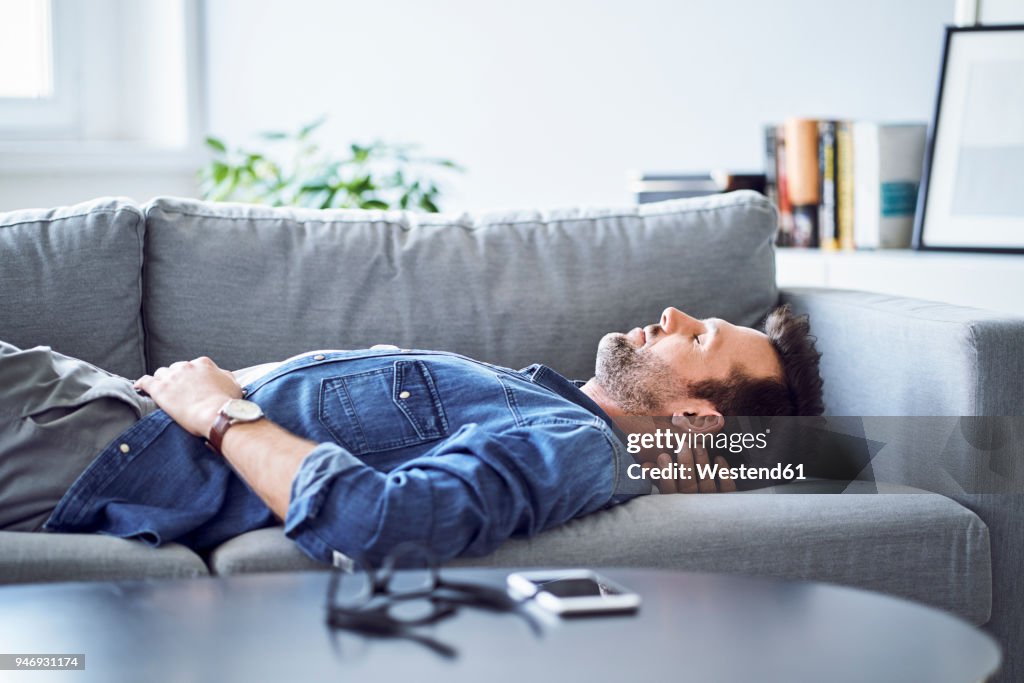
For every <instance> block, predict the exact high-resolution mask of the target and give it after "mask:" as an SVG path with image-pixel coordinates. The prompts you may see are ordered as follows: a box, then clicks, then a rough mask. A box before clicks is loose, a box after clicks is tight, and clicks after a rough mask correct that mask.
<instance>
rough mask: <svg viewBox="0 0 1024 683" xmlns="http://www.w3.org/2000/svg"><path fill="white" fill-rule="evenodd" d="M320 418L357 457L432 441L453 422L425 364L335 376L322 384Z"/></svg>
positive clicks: (400, 364)
mask: <svg viewBox="0 0 1024 683" xmlns="http://www.w3.org/2000/svg"><path fill="white" fill-rule="evenodd" d="M318 410H319V415H318V418H319V420H320V423H321V424H322V425H323V426H324V427H325V428H326V429H327V430H328V431H329V432H330V433H331V435H332V436H333V437H334V438H335V439H336V440H337V442H338V443H339V444H341V445H342V446H344V447H346V448H347V449H348V450H350V451H352V452H353V453H376V452H379V451H387V450H392V449H396V448H406V447H408V446H414V445H416V444H419V443H423V442H426V441H433V440H434V439H439V438H441V437H443V436H446V435H447V434H448V420H447V418H446V417H445V413H444V406H443V405H442V404H441V398H440V396H438V392H437V386H436V385H435V383H434V379H433V377H431V375H430V370H429V368H427V366H426V364H424V363H423V362H422V361H402V360H400V361H395V363H394V364H393V365H392V366H391V367H387V368H379V369H376V370H369V371H366V372H359V373H356V374H352V375H343V376H340V377H330V378H328V379H324V380H323V381H321V383H320V404H319V408H318Z"/></svg>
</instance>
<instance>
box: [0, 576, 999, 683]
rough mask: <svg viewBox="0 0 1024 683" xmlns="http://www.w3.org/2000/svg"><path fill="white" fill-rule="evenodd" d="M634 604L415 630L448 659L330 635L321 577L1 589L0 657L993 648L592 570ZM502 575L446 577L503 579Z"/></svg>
mask: <svg viewBox="0 0 1024 683" xmlns="http://www.w3.org/2000/svg"><path fill="white" fill-rule="evenodd" d="M602 572H603V573H605V574H607V575H608V576H609V577H611V578H612V579H615V580H617V581H619V582H621V583H622V584H624V585H625V586H627V587H629V588H632V589H633V590H635V591H637V592H638V593H640V595H641V596H642V598H643V605H642V607H641V609H640V611H639V612H638V613H637V614H635V615H631V616H614V617H600V618H582V619H573V620H566V621H559V620H557V619H552V620H551V622H550V623H547V624H545V625H544V626H543V627H542V628H543V632H542V635H540V636H537V635H536V634H534V633H533V632H532V631H531V629H530V628H529V626H528V624H527V623H526V622H525V621H524V620H522V619H521V618H518V617H515V616H512V615H508V614H494V613H487V612H481V611H474V610H463V611H462V612H461V613H460V614H459V615H458V616H456V617H455V618H453V619H450V620H448V621H446V622H443V623H441V624H437V625H435V626H433V627H430V628H429V629H427V630H425V631H424V632H425V633H427V634H429V635H431V636H432V637H434V638H436V639H438V640H441V641H443V642H445V643H447V644H449V645H451V646H453V647H454V648H456V649H457V650H458V655H457V656H456V657H455V658H454V659H445V658H443V657H441V656H439V655H437V654H435V653H434V652H433V651H431V650H430V649H428V648H425V647H423V646H422V645H419V644H417V643H412V642H408V641H401V640H382V639H367V638H364V637H361V636H357V635H353V634H341V635H338V636H336V637H334V636H332V634H331V632H330V631H329V630H328V628H327V627H326V626H325V624H324V592H325V587H326V582H327V573H325V572H299V573H289V574H263V575H249V576H237V577H228V578H207V579H189V580H153V581H119V582H112V583H67V584H48V585H47V584H43V585H30V586H5V587H0V651H2V652H6V653H17V652H23V653H85V655H86V666H85V670H84V671H75V672H71V671H65V672H50V673H47V672H38V671H34V672H24V673H18V674H13V675H12V672H9V671H5V672H0V679H2V680H4V681H6V680H25V681H33V682H36V681H40V680H55V681H76V682H77V681H104V682H112V681H190V682H191V681H233V680H238V681H325V680H331V681H366V682H377V681H392V680H393V681H403V682H408V681H418V682H429V681H444V682H446V683H447V682H452V681H473V682H474V683H480V682H483V681H487V682H488V683H493V682H498V681H510V682H511V681H514V682H515V683H523V682H527V683H539V682H540V681H554V680H559V681H569V680H573V681H587V682H588V683H591V682H596V681H614V682H615V683H625V682H627V681H634V680H643V681H719V682H720V681H744V682H758V683H760V682H763V681H780V682H781V681H785V683H799V682H801V681H813V682H814V683H821V682H822V681H828V682H830V683H843V682H845V681H886V682H897V681H908V682H914V683H918V682H920V681H929V682H930V683H942V682H944V681H950V682H956V683H967V682H971V683H975V682H977V681H983V680H985V679H986V678H987V677H988V676H989V675H991V674H992V673H993V672H994V671H995V670H996V669H997V668H998V666H999V662H1000V652H999V647H998V646H997V645H996V643H995V641H994V640H993V639H992V638H991V637H989V636H988V635H986V634H985V633H983V632H982V631H980V630H979V629H977V628H975V627H973V626H971V625H969V624H967V623H966V622H964V621H962V620H960V619H957V618H955V617H953V616H950V615H949V614H946V613H944V612H940V611H938V610H935V609H932V608H929V607H924V606H921V605H918V604H915V603H911V602H907V601H905V600H899V599H896V598H890V597H887V596H883V595H878V594H875V593H869V592H865V591H860V590H855V589H850V588H841V587H836V586H829V585H824V584H818V583H800V582H786V581H778V580H771V579H754V578H741V577H732V576H717V575H708V574H690V573H681V572H666V571H649V570H637V569H628V570H627V569H622V570H612V569H609V570H602ZM506 574H507V571H505V570H492V569H459V570H455V569H452V570H445V576H450V577H452V578H459V579H463V580H476V581H481V582H488V583H492V584H494V585H503V584H504V577H505V575H506Z"/></svg>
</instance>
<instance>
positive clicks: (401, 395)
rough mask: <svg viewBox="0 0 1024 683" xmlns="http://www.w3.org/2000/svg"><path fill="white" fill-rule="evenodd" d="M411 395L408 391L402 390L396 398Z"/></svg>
mask: <svg viewBox="0 0 1024 683" xmlns="http://www.w3.org/2000/svg"><path fill="white" fill-rule="evenodd" d="M411 395H412V394H410V393H409V392H408V391H403V392H402V393H400V394H399V395H398V398H409V397H410V396H411Z"/></svg>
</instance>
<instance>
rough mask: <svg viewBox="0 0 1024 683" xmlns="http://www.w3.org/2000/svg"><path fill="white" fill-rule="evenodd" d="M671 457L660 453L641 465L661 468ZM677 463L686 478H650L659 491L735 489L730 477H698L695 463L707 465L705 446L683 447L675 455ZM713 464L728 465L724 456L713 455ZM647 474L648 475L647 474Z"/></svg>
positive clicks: (679, 491)
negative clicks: (654, 459) (651, 460)
mask: <svg viewBox="0 0 1024 683" xmlns="http://www.w3.org/2000/svg"><path fill="white" fill-rule="evenodd" d="M672 461H673V458H672V456H671V455H670V454H668V453H662V454H661V455H659V456H658V457H657V460H656V462H654V463H651V462H645V463H643V464H642V467H643V468H644V469H645V470H649V469H651V468H654V467H657V468H663V467H668V466H669V465H671V464H672ZM675 462H677V463H678V464H679V472H686V474H687V475H688V478H687V479H652V481H653V482H654V484H655V485H656V486H657V487H658V491H660V492H661V493H731V492H733V491H735V490H736V482H734V481H733V480H732V479H721V478H713V477H707V478H703V479H702V478H700V477H699V476H698V473H697V468H696V465H701V466H702V467H707V466H708V464H709V461H708V452H707V449H705V448H685V447H684V448H683V449H682V450H680V451H679V454H678V455H676V457H675ZM715 464H716V465H718V467H719V468H723V467H728V466H729V463H728V462H726V460H725V458H723V457H722V456H720V455H718V456H715ZM648 476H649V475H648Z"/></svg>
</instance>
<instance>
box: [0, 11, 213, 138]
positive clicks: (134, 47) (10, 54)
mask: <svg viewBox="0 0 1024 683" xmlns="http://www.w3.org/2000/svg"><path fill="white" fill-rule="evenodd" d="M197 22H198V0H89V2H82V0H0V141H3V142H5V143H7V144H8V145H15V146H16V147H17V149H18V150H19V151H20V150H28V151H31V150H32V148H33V146H35V147H36V148H38V147H39V145H47V144H48V145H51V146H52V145H56V144H60V145H62V147H61V149H63V150H68V151H71V150H73V149H75V148H76V146H77V149H83V148H84V147H83V146H87V147H88V148H89V149H99V148H100V147H102V148H104V149H105V150H107V151H109V150H111V149H114V148H119V149H125V148H126V147H128V146H134V148H135V149H137V150H149V151H155V152H158V153H160V152H167V151H174V150H184V149H186V148H189V147H190V146H192V147H195V146H196V139H197V137H198V134H199V133H198V131H199V129H200V128H201V126H200V125H199V124H200V120H199V115H200V112H201V107H200V105H199V95H200V92H201V88H200V71H199V69H200V67H199V59H198V45H199V35H200V33H199V29H198V24H197Z"/></svg>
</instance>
